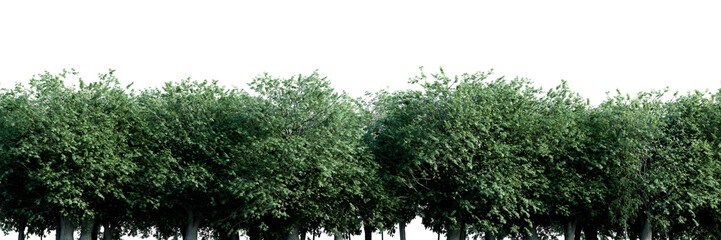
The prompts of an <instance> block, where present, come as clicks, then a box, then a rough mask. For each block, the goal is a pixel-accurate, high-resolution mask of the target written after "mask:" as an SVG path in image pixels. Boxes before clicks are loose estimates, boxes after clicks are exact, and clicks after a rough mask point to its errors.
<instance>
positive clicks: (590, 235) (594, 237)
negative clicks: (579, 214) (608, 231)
mask: <svg viewBox="0 0 721 240" xmlns="http://www.w3.org/2000/svg"><path fill="white" fill-rule="evenodd" d="M583 235H584V237H586V240H598V228H597V227H596V226H594V225H588V226H586V227H584V229H583Z"/></svg>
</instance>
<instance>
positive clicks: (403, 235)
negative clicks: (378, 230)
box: [398, 223, 406, 240]
mask: <svg viewBox="0 0 721 240" xmlns="http://www.w3.org/2000/svg"><path fill="white" fill-rule="evenodd" d="M398 232H399V235H400V236H401V240H406V224H405V223H400V224H398Z"/></svg>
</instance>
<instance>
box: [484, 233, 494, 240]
mask: <svg viewBox="0 0 721 240" xmlns="http://www.w3.org/2000/svg"><path fill="white" fill-rule="evenodd" d="M484 239H485V240H496V235H495V234H493V233H491V232H486V233H485V234H484Z"/></svg>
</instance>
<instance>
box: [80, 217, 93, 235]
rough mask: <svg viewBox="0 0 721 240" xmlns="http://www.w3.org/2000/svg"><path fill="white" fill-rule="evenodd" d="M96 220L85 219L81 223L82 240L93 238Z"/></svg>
mask: <svg viewBox="0 0 721 240" xmlns="http://www.w3.org/2000/svg"><path fill="white" fill-rule="evenodd" d="M94 228H95V222H93V221H92V220H83V221H82V222H81V223H80V240H92V238H93V229H94Z"/></svg>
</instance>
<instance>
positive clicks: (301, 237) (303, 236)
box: [300, 230, 308, 240]
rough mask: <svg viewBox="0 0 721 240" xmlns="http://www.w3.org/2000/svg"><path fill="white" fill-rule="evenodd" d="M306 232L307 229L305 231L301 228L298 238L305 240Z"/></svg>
mask: <svg viewBox="0 0 721 240" xmlns="http://www.w3.org/2000/svg"><path fill="white" fill-rule="evenodd" d="M307 233H308V231H306V230H303V231H302V232H300V240H305V236H306V234H307Z"/></svg>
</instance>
